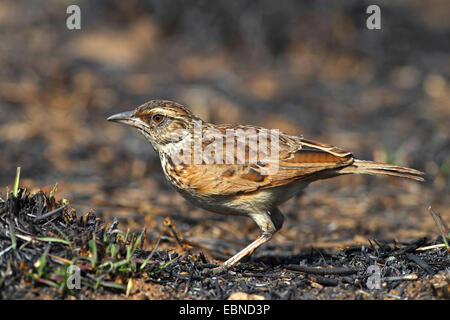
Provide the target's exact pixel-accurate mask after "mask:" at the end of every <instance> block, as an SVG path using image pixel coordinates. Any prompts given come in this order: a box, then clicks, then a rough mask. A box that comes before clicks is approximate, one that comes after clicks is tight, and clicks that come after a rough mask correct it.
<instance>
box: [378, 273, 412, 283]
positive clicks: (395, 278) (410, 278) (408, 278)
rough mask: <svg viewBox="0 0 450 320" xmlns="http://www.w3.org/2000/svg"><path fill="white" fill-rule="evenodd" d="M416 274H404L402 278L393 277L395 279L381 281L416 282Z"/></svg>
mask: <svg viewBox="0 0 450 320" xmlns="http://www.w3.org/2000/svg"><path fill="white" fill-rule="evenodd" d="M417 278H418V277H417V274H414V273H410V274H405V275H403V276H395V277H386V278H382V279H381V280H382V281H387V282H389V281H401V280H417Z"/></svg>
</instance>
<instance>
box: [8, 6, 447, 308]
mask: <svg viewBox="0 0 450 320" xmlns="http://www.w3.org/2000/svg"><path fill="white" fill-rule="evenodd" d="M370 4H373V3H370ZM367 5H368V4H364V3H363V2H361V1H346V2H345V3H333V4H330V2H327V1H315V2H311V3H309V2H308V3H297V2H295V1H285V2H282V3H273V2H272V1H261V2H260V3H259V4H258V5H256V4H254V3H250V2H246V1H242V2H239V4H237V3H236V4H231V5H230V4H228V3H227V2H225V1H223V2H222V1H216V2H214V4H208V3H203V2H198V3H195V5H194V4H193V3H192V2H190V3H189V4H188V3H185V2H182V1H175V2H172V3H171V5H169V4H167V2H165V1H151V2H149V3H144V2H138V1H127V2H121V1H108V2H103V1H95V2H82V3H80V7H81V10H82V29H81V30H77V31H69V30H67V28H66V24H65V19H66V17H67V14H66V6H65V5H64V3H60V2H50V1H35V2H33V3H32V4H31V3H27V2H23V3H22V2H17V1H2V2H1V4H0V34H1V39H2V41H1V43H0V65H1V68H0V150H1V152H0V164H1V167H0V186H2V189H1V191H0V192H1V199H2V200H0V212H1V214H0V226H1V230H0V253H1V255H0V296H1V297H2V298H3V299H6V298H12V299H21V298H27V299H62V298H63V299H71V298H77V299H81V298H89V299H125V298H129V299H227V298H230V296H231V297H232V298H236V297H237V298H262V297H264V298H265V299H442V298H444V299H445V298H447V299H448V292H449V288H448V286H449V275H448V271H449V256H448V254H449V253H448V251H447V250H446V248H445V247H443V246H442V236H440V232H439V229H438V227H437V226H436V224H435V222H434V221H433V218H432V217H431V215H430V213H429V211H428V207H429V206H432V208H433V210H434V211H435V212H437V213H439V214H440V215H441V216H442V218H443V220H444V221H447V224H448V221H449V220H450V219H449V217H450V214H449V199H448V194H449V190H450V184H449V176H450V169H449V168H450V155H449V149H450V143H449V136H450V134H449V128H450V126H449V124H450V103H449V102H450V97H449V92H450V90H448V89H449V86H450V84H449V80H448V79H449V74H450V60H449V48H450V44H449V39H450V35H449V33H450V31H449V30H450V25H449V21H448V19H447V18H446V12H448V10H449V4H448V1H445V0H443V1H440V0H434V1H431V2H430V1H429V2H427V3H426V4H425V3H423V2H422V1H400V2H397V3H395V4H387V3H384V2H383V3H380V7H381V10H382V30H378V31H371V30H367V29H366V28H365V19H366V17H367V15H366V13H365V8H366V6H367ZM153 98H166V99H171V100H175V101H178V102H181V103H184V104H186V105H188V106H189V107H190V108H191V109H192V110H193V111H194V112H195V113H197V114H198V115H199V116H200V117H202V118H203V119H204V120H207V121H211V122H216V123H249V124H255V125H261V126H265V127H268V128H278V129H281V130H282V131H285V132H288V133H291V134H303V135H304V136H305V137H307V138H310V139H312V140H316V141H322V142H326V143H331V144H334V145H336V146H339V147H341V148H344V149H347V150H351V151H352V152H354V154H355V155H356V156H358V157H359V158H364V159H374V160H378V161H386V162H391V163H396V164H400V165H406V166H410V167H413V168H416V169H419V170H423V171H425V172H426V174H427V176H426V182H424V183H415V182H410V181H404V180H400V179H394V178H386V177H366V176H357V177H350V176H349V177H340V178H336V179H332V180H328V181H323V182H317V183H315V184H312V185H311V186H310V187H309V188H308V189H307V190H306V192H305V194H304V195H303V196H302V197H298V198H295V199H292V200H290V201H288V202H286V203H285V204H284V205H283V206H282V208H281V209H282V211H283V212H284V213H285V215H286V220H285V224H284V227H283V229H282V230H281V231H280V232H279V233H278V234H277V235H276V236H275V237H274V239H273V240H272V241H271V242H270V243H268V244H266V245H264V246H263V247H261V248H259V249H258V250H257V251H256V252H255V253H254V255H253V256H252V257H251V258H250V259H249V260H247V261H245V262H244V263H242V264H240V265H239V266H236V267H235V268H234V269H232V270H231V271H230V272H229V273H225V274H219V275H213V274H211V273H210V272H209V271H208V270H210V269H211V268H212V267H213V266H215V265H216V264H217V263H218V262H220V261H223V260H224V259H226V258H227V257H229V256H230V255H232V254H233V253H235V252H236V251H237V250H239V249H241V248H242V247H244V246H245V245H246V244H248V243H249V242H250V241H252V240H253V239H254V238H255V237H256V236H257V235H258V230H257V228H256V227H255V226H254V224H253V222H251V221H250V220H249V219H246V218H230V217H224V216H218V215H215V214H211V213H208V212H206V211H203V210H201V209H198V208H195V207H194V206H192V205H190V204H189V203H187V202H186V201H185V200H184V199H182V198H181V196H179V195H178V194H176V193H175V191H174V190H172V189H171V188H170V187H169V186H168V184H167V183H166V181H165V180H164V177H163V175H162V172H161V169H160V166H159V160H158V158H157V156H156V154H155V153H154V152H153V150H152V149H151V147H150V145H148V143H147V142H146V141H145V140H144V139H143V138H142V137H140V136H139V135H138V133H136V132H134V131H133V130H131V129H129V128H125V127H122V126H119V125H115V124H111V123H108V122H106V121H105V119H106V117H107V116H109V115H111V114H114V113H116V112H120V111H127V110H131V109H133V108H134V107H135V106H137V105H139V104H141V103H143V102H145V101H147V100H149V99H153ZM17 166H20V167H21V168H22V172H21V180H20V186H21V187H22V188H26V189H27V190H28V191H27V192H25V191H20V192H19V194H18V197H17V198H16V197H13V196H12V195H11V194H10V191H11V190H12V188H13V181H14V175H15V171H16V167H17ZM56 183H58V191H57V192H56V193H55V194H54V196H53V197H51V195H50V193H51V191H52V189H53V188H54V185H55V184H56ZM6 187H8V191H7V189H6ZM39 190H42V191H43V193H39ZM63 199H68V202H66V201H64V203H63ZM63 206H65V207H63ZM58 208H60V209H59V210H57V209H58ZM61 208H62V209H61ZM53 210H57V211H56V212H55V211H53ZM52 211H53V213H52V214H51V215H50V216H48V217H45V216H44V218H42V219H40V218H39V217H41V216H42V215H45V214H46V213H48V212H52ZM89 212H90V213H91V214H90V215H89V216H86V214H87V213H89ZM167 218H169V219H170V220H167ZM36 219H38V220H37V221H36ZM115 219H117V221H118V222H119V223H118V224H116V223H114V221H115ZM164 221H166V223H164ZM169 221H171V224H172V225H174V227H173V229H171V228H170V227H169V225H170V223H168V222H169ZM111 225H112V227H111ZM144 228H145V230H146V232H145V236H144V234H142V236H141V237H140V238H139V235H140V233H141V232H142V230H143V229H144ZM128 229H129V230H130V232H129V233H128V236H127V230H128ZM114 230H117V231H114ZM173 230H174V231H173ZM108 232H109V233H108ZM174 232H175V233H176V234H177V236H178V238H179V239H180V243H178V241H177V240H176V238H175V236H174ZM12 234H14V235H16V237H14V236H13V237H11V235H12ZM133 234H134V235H135V236H134V238H133V236H132V235H133ZM80 235H84V236H80ZM119 235H120V236H119ZM105 236H106V238H105ZM38 238H39V239H41V240H39V239H38ZM138 238H139V241H137V239H138ZM14 239H15V240H14ZM42 239H46V240H42ZM49 239H53V240H49ZM54 239H62V241H59V242H58V241H57V242H55V241H56V240H54ZM93 240H94V241H93ZM13 242H14V243H15V248H16V249H15V250H14V249H13V248H12V247H11V248H10V249H8V250H6V249H7V248H8V247H10V246H12V245H13ZM94 243H95V248H94V247H93V245H94ZM69 244H70V245H69ZM157 244H158V245H157ZM113 245H114V246H116V245H117V252H114V254H112V253H111V248H112V247H113ZM5 250H6V251H5ZM127 250H130V253H128V255H127ZM131 251H132V252H131ZM152 252H153V254H152ZM150 254H152V256H151V259H149V261H147V262H146V259H147V258H148V257H149V255H150ZM43 257H44V258H43ZM55 257H56V258H55ZM93 257H96V259H98V260H96V262H99V261H104V263H106V265H105V266H103V267H101V268H100V266H101V264H97V263H94V262H93V261H94V260H93ZM105 259H106V260H105ZM44 261H45V262H44ZM168 262H170V263H168ZM111 263H112V264H113V265H114V266H115V267H114V268H109V267H107V266H110V264H111ZM114 263H117V264H116V265H115V264H114ZM70 264H76V265H80V266H82V276H83V281H84V282H83V286H82V289H81V290H79V291H68V290H66V289H65V286H64V285H62V284H64V281H66V280H67V279H66V278H64V277H65V276H67V274H66V273H65V271H66V269H65V268H67V267H68V265H70ZM142 265H144V267H143V268H141V267H142ZM371 265H377V266H378V267H379V268H380V277H381V278H380V284H381V288H380V289H370V288H369V287H368V286H367V283H368V282H367V281H368V279H369V277H370V276H371V274H370V272H369V270H368V267H369V266H371ZM130 279H132V280H131V281H130ZM127 286H128V292H127ZM127 293H128V296H127ZM233 294H235V295H233ZM249 295H250V296H249Z"/></svg>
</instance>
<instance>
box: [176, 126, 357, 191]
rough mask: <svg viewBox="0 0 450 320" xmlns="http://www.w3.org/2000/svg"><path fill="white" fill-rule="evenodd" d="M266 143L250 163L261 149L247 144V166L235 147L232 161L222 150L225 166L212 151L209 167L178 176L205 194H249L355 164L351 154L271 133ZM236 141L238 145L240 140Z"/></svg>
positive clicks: (184, 171) (184, 167) (185, 169)
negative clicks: (275, 147)
mask: <svg viewBox="0 0 450 320" xmlns="http://www.w3.org/2000/svg"><path fill="white" fill-rule="evenodd" d="M243 128H249V127H243ZM257 129H259V128H257ZM267 140H268V145H269V147H268V148H267V152H266V153H265V152H264V150H262V151H261V150H256V151H260V152H259V154H258V158H257V161H250V160H251V159H250V158H249V157H250V154H251V153H252V152H255V148H257V149H261V148H260V147H258V145H256V144H255V143H252V139H251V138H250V139H248V140H247V142H246V143H245V145H244V151H245V162H244V163H238V161H239V156H238V153H239V152H238V151H236V150H237V149H238V148H235V149H236V150H235V151H234V152H231V154H232V155H233V157H231V156H230V153H228V155H229V158H228V160H231V159H232V160H233V161H225V160H226V152H225V151H224V150H220V152H222V155H223V157H222V158H223V159H224V161H223V162H224V163H215V161H214V160H215V159H214V155H215V154H214V152H209V156H210V159H209V160H210V163H209V164H204V163H202V164H188V165H182V166H181V167H179V173H180V176H181V177H182V179H183V183H182V185H183V186H187V187H188V188H190V189H191V190H192V191H195V192H198V193H201V194H204V195H231V194H238V193H249V192H254V191H256V190H259V189H267V188H275V187H279V186H283V185H286V184H289V183H291V182H294V181H297V180H300V179H306V178H308V177H309V178H311V175H314V174H315V173H318V172H321V171H324V170H328V169H335V168H340V167H345V166H348V165H350V164H351V163H352V162H353V161H354V158H353V155H352V154H351V153H350V152H346V151H344V150H341V149H339V148H336V147H334V146H331V145H328V144H323V143H318V142H313V141H310V140H306V139H303V138H301V137H296V136H289V135H285V134H283V133H279V135H276V134H272V133H269V135H268V139H267ZM275 140H277V141H278V150H277V152H274V153H275V156H274V155H273V154H272V153H271V152H270V146H271V143H272V141H275ZM235 142H236V144H238V142H237V141H235ZM253 142H254V141H253ZM205 145H208V143H206V144H205ZM205 145H204V147H205ZM259 146H260V145H259ZM225 148H226V142H223V149H225ZM212 149H213V148H212ZM209 151H211V148H210V150H209ZM216 151H217V150H216ZM272 151H273V150H272ZM207 157H208V155H206V158H207ZM204 159H205V155H204ZM241 160H242V159H241ZM241 162H242V161H241Z"/></svg>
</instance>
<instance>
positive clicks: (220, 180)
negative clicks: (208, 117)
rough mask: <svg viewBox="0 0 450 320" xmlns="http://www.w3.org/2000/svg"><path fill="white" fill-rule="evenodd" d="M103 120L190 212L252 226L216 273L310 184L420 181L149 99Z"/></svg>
mask: <svg viewBox="0 0 450 320" xmlns="http://www.w3.org/2000/svg"><path fill="white" fill-rule="evenodd" d="M107 120H108V121H114V122H118V123H122V124H126V125H129V126H131V127H134V128H136V129H137V130H138V131H139V132H140V133H142V134H143V135H144V137H145V138H146V139H147V140H148V141H149V142H150V144H151V145H152V146H153V148H154V150H155V151H156V152H157V153H158V155H159V158H160V162H161V167H162V170H163V172H164V175H165V177H166V178H167V180H168V181H169V182H170V184H171V185H172V186H173V187H174V188H175V189H176V190H177V191H178V192H179V193H180V194H181V195H182V196H183V197H184V198H185V199H187V200H188V201H190V202H191V203H193V204H194V205H195V206H198V207H200V208H203V209H206V210H208V211H211V212H215V213H219V214H225V215H232V216H236V215H237V216H247V217H250V218H252V219H253V220H254V222H255V223H256V225H257V226H258V227H259V229H260V231H261V235H260V236H258V237H257V238H256V239H255V240H254V241H253V242H251V243H250V244H249V245H248V246H246V247H245V248H244V249H242V250H240V251H239V252H237V253H236V254H235V255H233V256H232V257H231V258H229V259H228V260H226V261H225V262H223V264H222V265H220V266H219V267H217V270H216V271H224V270H226V269H228V268H230V267H231V266H233V265H235V264H236V263H238V262H239V261H240V260H241V259H242V258H244V257H246V256H248V255H251V254H252V253H253V251H254V250H255V249H256V248H258V247H260V246H261V245H263V244H264V243H266V242H268V241H270V240H271V239H272V237H273V235H274V234H275V233H276V232H277V231H278V230H280V229H281V227H282V225H283V221H284V216H283V214H282V212H281V211H280V209H279V206H280V204H282V203H283V202H285V201H287V200H288V199H290V198H292V197H294V196H296V195H298V194H300V193H301V192H302V191H303V190H304V189H305V188H306V187H307V186H308V185H309V184H310V183H311V182H314V181H318V180H324V179H329V178H333V177H337V176H340V175H347V174H371V175H388V176H395V177H401V178H408V179H412V180H416V181H424V178H423V175H424V173H423V172H421V171H419V170H415V169H411V168H407V167H402V166H397V165H392V164H386V163H379V162H374V161H370V160H360V159H357V158H356V157H355V156H354V155H353V154H352V153H351V152H348V151H345V150H343V149H341V148H338V147H335V146H333V145H329V144H326V143H321V142H316V141H312V140H309V139H306V138H304V137H303V136H293V135H288V134H285V133H283V132H281V131H279V130H277V129H266V128H263V127H258V126H251V125H233V124H212V123H209V122H206V121H203V120H202V119H200V118H199V117H197V116H196V115H195V114H194V113H192V112H191V111H190V110H189V108H188V107H186V106H184V105H182V104H180V103H177V102H174V101H170V100H150V101H148V102H146V103H144V104H142V105H140V106H138V107H137V108H135V109H134V110H131V111H127V112H121V113H118V114H114V115H112V116H110V117H108V118H107Z"/></svg>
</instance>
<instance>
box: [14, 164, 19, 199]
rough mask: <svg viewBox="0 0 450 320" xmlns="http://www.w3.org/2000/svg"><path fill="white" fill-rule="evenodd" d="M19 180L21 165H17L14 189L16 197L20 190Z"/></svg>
mask: <svg viewBox="0 0 450 320" xmlns="http://www.w3.org/2000/svg"><path fill="white" fill-rule="evenodd" d="M19 180H20V167H17V171H16V180H15V181H14V189H13V195H14V197H17V193H18V191H19Z"/></svg>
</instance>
